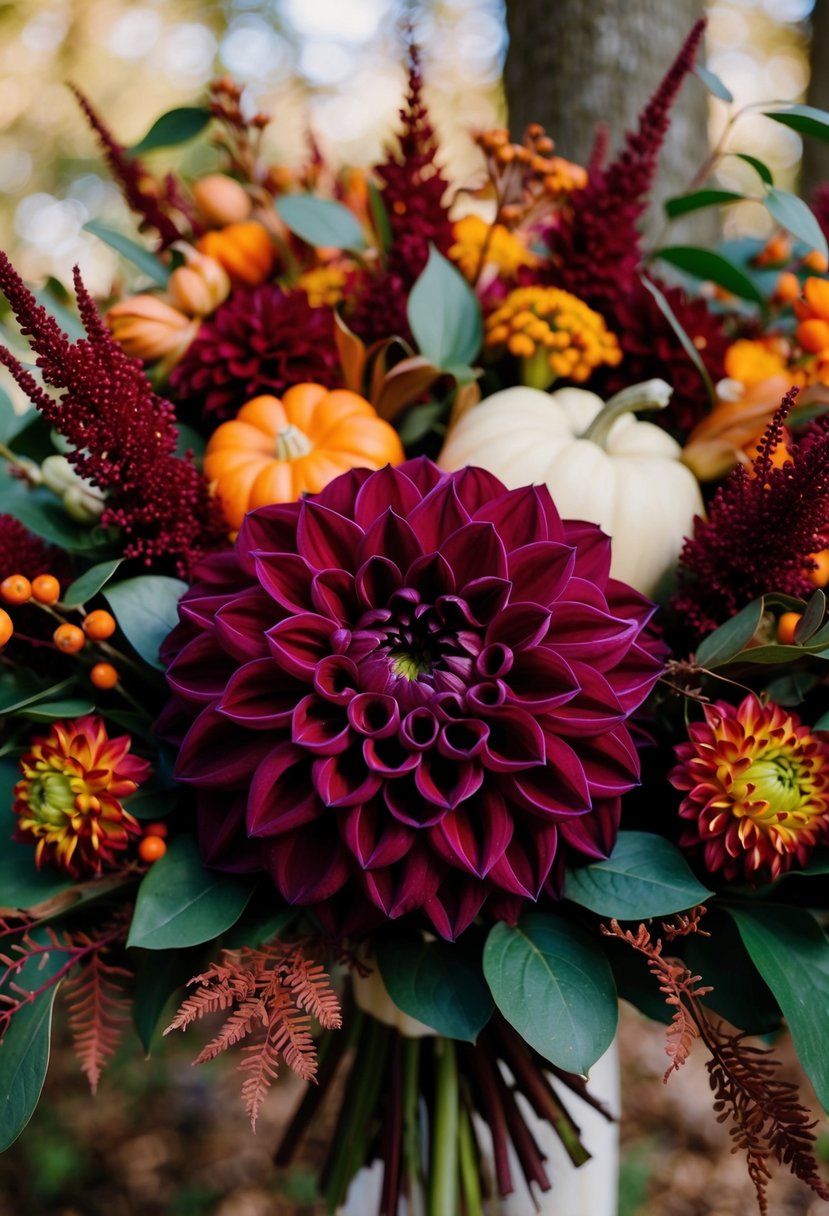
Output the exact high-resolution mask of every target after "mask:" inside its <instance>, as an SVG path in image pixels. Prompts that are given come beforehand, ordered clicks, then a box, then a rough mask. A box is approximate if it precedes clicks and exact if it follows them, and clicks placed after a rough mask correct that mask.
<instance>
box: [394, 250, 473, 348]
mask: <svg viewBox="0 0 829 1216" xmlns="http://www.w3.org/2000/svg"><path fill="white" fill-rule="evenodd" d="M406 312H407V316H408V319H409V325H410V326H411V329H412V333H413V334H414V337H415V341H416V342H417V346H418V350H419V351H420V353H421V354H422V355H425V356H426V358H427V359H428V360H429V361H430V362H431V363H433V364H434V365H435V367H440V368H444V369H447V368H450V367H452V365H453V364H460V363H463V364H469V363H471V362H472V361H473V359H474V358H475V356H476V355H477V354H478V352H479V350H480V348H481V342H482V340H483V322H482V320H481V305H480V303H479V301H478V297H477V296H476V295H475V292H474V291H473V290H472V288H471V287H470V286H469V284H468V283H467V281H466V279H465V278H464V277H463V275H462V274H461V272H460V271H459V270H458V269H457V268H456V267H455V266H453V265H452V263H451V262H449V261H447V259H446V258H445V257H444V256H443V254H442V253H439V252H438V251H437V249H435V247H434V246H431V247H430V250H429V260H428V262H427V263H426V266H425V268H424V270H423V272H422V273H421V274H420V276H419V277H418V279H417V282H416V283H415V285H414V287H413V288H412V290H411V292H410V294H409V302H408V305H407V308H406Z"/></svg>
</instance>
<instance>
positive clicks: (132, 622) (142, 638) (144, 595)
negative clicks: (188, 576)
mask: <svg viewBox="0 0 829 1216" xmlns="http://www.w3.org/2000/svg"><path fill="white" fill-rule="evenodd" d="M186 590H187V584H186V583H185V582H182V580H181V579H178V578H169V577H168V576H167V575H166V574H139V575H138V577H137V578H128V579H126V580H125V581H124V582H123V583H115V584H114V585H111V586H108V587H107V589H106V590H105V591H104V598H105V600H106V601H107V603H108V604H109V606H110V608H111V609H112V612H113V615H114V616H115V619H116V620H117V622H118V624H119V626H120V627H121V629H122V630H123V632H124V634H125V636H126V638H127V640H128V641H129V642H130V644H131V645H132V646H133V647H134V648H135V649H136V650H137V651H138V653H139V654H140V655H141V658H142V659H145V660H146V662H148V663H150V664H151V665H152V666H153V667H157V668H159V669H162V668H163V664H162V662H161V660H160V659H159V657H158V651H159V648H160V646H161V643H162V642H163V641H164V639H165V638H166V636H167V634H168V633H169V632H170V630H171V629H172V628H173V627H174V626H175V625H176V624H178V612H177V610H176V605H177V604H178V602H179V600H180V599H181V597H182V595H183V594H184V592H185V591H186Z"/></svg>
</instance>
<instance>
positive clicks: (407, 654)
mask: <svg viewBox="0 0 829 1216" xmlns="http://www.w3.org/2000/svg"><path fill="white" fill-rule="evenodd" d="M437 657H438V656H437V654H436V653H435V651H434V650H433V649H432V648H431V647H429V646H427V645H425V644H421V645H418V644H417V643H413V644H411V645H409V646H401V647H400V648H399V649H396V650H391V651H389V659H390V661H391V669H392V671H393V672H394V674H395V675H396V676H402V677H403V678H404V679H405V680H417V679H419V678H420V676H425V675H428V674H429V672H430V671H431V670H432V666H433V664H434V663H435V661H436V659H437Z"/></svg>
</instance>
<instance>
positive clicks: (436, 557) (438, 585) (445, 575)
mask: <svg viewBox="0 0 829 1216" xmlns="http://www.w3.org/2000/svg"><path fill="white" fill-rule="evenodd" d="M405 579H406V585H407V586H408V587H414V588H415V589H416V590H417V591H419V592H420V596H421V599H422V600H424V601H425V602H427V603H435V602H436V601H437V600H438V598H439V597H440V596H442V595H451V594H452V593H453V592H454V591H455V589H456V586H457V584H456V582H455V575H454V573H453V571H452V567H451V566H450V565H449V563H448V561H447V560H446V558H445V557H441V555H440V554H439V553H425V554H423V556H421V557H418V558H417V559H416V560H415V561H414V562H412V564H411V565H410V566H409V568H408V570H407V571H406V575H405Z"/></svg>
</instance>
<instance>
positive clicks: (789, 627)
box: [777, 612, 803, 646]
mask: <svg viewBox="0 0 829 1216" xmlns="http://www.w3.org/2000/svg"><path fill="white" fill-rule="evenodd" d="M802 615H803V614H802V613H800V612H784V613H783V615H782V616H781V617H780V619H779V621H778V622H777V640H778V642H780V643H781V644H782V645H783V646H791V644H792V642H794V631H795V629H797V625H798V622H799V621H800V618H801V616H802Z"/></svg>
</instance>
